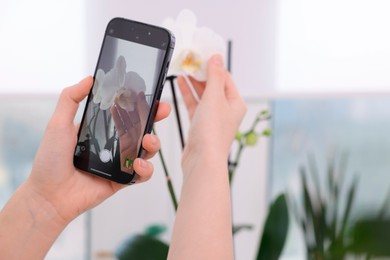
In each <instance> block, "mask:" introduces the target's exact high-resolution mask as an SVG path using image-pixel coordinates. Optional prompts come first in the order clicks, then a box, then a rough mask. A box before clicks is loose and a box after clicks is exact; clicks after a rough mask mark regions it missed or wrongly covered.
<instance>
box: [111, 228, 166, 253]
mask: <svg viewBox="0 0 390 260" xmlns="http://www.w3.org/2000/svg"><path fill="white" fill-rule="evenodd" d="M164 231H165V226H162V225H152V226H149V227H148V228H147V229H146V230H145V233H144V234H137V235H133V236H131V237H129V238H128V239H127V240H126V241H124V242H123V243H122V244H121V245H120V246H119V247H118V249H117V251H116V252H115V256H116V258H117V259H119V260H160V259H161V260H165V259H167V256H168V250H169V246H168V244H166V243H165V242H163V241H162V240H160V239H159V238H158V236H159V235H160V234H162V233H163V232H164Z"/></svg>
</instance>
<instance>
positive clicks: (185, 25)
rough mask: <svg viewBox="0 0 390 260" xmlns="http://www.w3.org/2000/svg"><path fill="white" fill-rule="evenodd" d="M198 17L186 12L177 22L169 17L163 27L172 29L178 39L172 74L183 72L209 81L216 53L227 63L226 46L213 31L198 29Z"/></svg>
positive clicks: (183, 12) (170, 72) (181, 14)
mask: <svg viewBox="0 0 390 260" xmlns="http://www.w3.org/2000/svg"><path fill="white" fill-rule="evenodd" d="M196 24H197V18H196V16H195V14H194V13H193V12H192V11H190V10H183V11H181V12H180V13H179V15H178V16H177V18H176V20H174V19H173V18H167V19H165V20H164V22H163V25H162V26H163V27H165V28H167V29H169V30H171V31H172V32H173V34H174V35H175V38H176V44H175V50H174V51H173V55H172V61H171V65H170V68H169V72H168V73H169V74H171V75H177V74H180V73H182V72H184V73H186V74H188V75H190V76H192V77H193V78H195V79H196V80H198V81H206V80H207V63H208V61H209V59H210V57H211V56H212V55H214V54H220V55H222V57H223V59H224V60H225V56H226V43H225V41H224V40H223V39H222V37H221V36H220V35H218V34H216V33H215V32H213V31H212V30H211V29H210V28H207V27H197V25H196Z"/></svg>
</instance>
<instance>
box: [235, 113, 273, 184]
mask: <svg viewBox="0 0 390 260" xmlns="http://www.w3.org/2000/svg"><path fill="white" fill-rule="evenodd" d="M269 119H270V116H269V115H268V114H263V112H260V113H259V114H258V115H257V116H256V118H255V120H254V121H253V124H252V126H251V128H250V129H249V130H248V131H247V132H246V133H245V134H244V136H247V135H249V134H250V133H252V132H254V131H255V129H256V127H257V125H258V124H259V123H260V122H261V121H265V120H269ZM239 142H240V144H239V147H238V150H237V154H236V158H235V159H234V161H233V162H231V161H230V160H229V161H228V167H229V183H230V186H231V185H232V182H233V178H234V174H235V172H236V169H237V166H238V162H239V161H240V158H241V155H242V151H243V150H244V148H245V147H246V145H245V143H244V142H245V140H244V139H241V140H240V141H239Z"/></svg>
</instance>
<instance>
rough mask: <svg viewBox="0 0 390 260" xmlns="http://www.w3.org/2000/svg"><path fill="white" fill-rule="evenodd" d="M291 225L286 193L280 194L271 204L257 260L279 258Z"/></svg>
mask: <svg viewBox="0 0 390 260" xmlns="http://www.w3.org/2000/svg"><path fill="white" fill-rule="evenodd" d="M288 226H289V216H288V208H287V201H286V195H285V194H281V195H279V196H278V197H277V198H276V200H275V201H274V202H273V203H272V204H271V207H270V211H269V213H268V216H267V219H266V222H265V225H264V231H263V235H262V238H261V241H260V247H259V251H258V254H257V258H256V259H257V260H260V259H261V260H264V259H265V260H273V259H278V258H279V257H280V255H281V253H282V251H283V247H284V243H285V242H286V238H287V232H288Z"/></svg>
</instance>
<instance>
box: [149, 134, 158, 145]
mask: <svg viewBox="0 0 390 260" xmlns="http://www.w3.org/2000/svg"><path fill="white" fill-rule="evenodd" d="M150 142H151V144H152V145H156V144H157V137H156V136H154V135H150Z"/></svg>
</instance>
